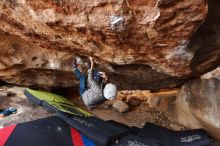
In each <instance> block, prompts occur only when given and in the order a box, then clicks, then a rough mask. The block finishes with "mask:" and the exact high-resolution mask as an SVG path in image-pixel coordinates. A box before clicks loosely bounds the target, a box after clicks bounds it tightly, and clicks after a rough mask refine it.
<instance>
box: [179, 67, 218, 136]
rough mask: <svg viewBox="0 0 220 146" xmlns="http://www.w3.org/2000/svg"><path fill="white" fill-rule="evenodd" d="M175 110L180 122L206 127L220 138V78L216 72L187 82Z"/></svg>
mask: <svg viewBox="0 0 220 146" xmlns="http://www.w3.org/2000/svg"><path fill="white" fill-rule="evenodd" d="M215 72H216V71H215ZM210 74H211V73H209V77H210ZM218 75H219V77H220V73H219V74H218ZM205 76H206V77H207V76H208V75H205ZM175 111H176V115H177V120H178V122H179V123H181V124H183V125H185V126H186V127H189V128H204V129H206V130H207V131H208V132H210V134H211V135H213V136H214V137H216V138H218V139H220V114H219V113H220V80H219V79H217V78H216V74H215V76H213V78H210V79H195V80H192V81H189V82H188V83H186V84H185V85H184V86H183V87H182V89H181V91H180V92H179V95H178V96H177V100H176V110H175Z"/></svg>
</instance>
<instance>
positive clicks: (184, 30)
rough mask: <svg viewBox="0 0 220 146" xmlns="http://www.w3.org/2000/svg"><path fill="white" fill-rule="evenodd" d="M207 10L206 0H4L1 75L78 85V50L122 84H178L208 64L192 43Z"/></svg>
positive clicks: (24, 80)
mask: <svg viewBox="0 0 220 146" xmlns="http://www.w3.org/2000/svg"><path fill="white" fill-rule="evenodd" d="M207 11H208V10H207V1H206V0H196V1H195V0H181V1H174V0H140V1H132V0H118V1H113V0H95V1H82V0H72V1H69V0H65V1H60V0H48V1H46V0H38V1H34V0H10V1H9V0H2V1H0V19H1V21H0V30H1V31H2V33H1V37H0V38H1V40H0V45H1V46H2V47H1V52H0V55H1V59H0V79H2V80H4V81H7V82H11V83H16V84H22V85H42V86H63V87H68V86H74V85H76V84H77V82H76V81H75V78H74V77H73V75H72V74H71V73H70V67H69V66H70V62H71V59H72V57H73V56H93V57H94V58H95V60H96V62H97V64H98V67H99V68H100V69H103V70H105V71H106V72H107V73H108V74H109V75H110V78H111V79H112V82H114V83H116V84H117V85H118V86H119V88H127V89H128V88H130V89H131V88H132V89H141V88H145V89H146V88H148V89H159V88H166V87H173V86H176V85H179V84H181V83H182V82H183V81H184V80H185V79H186V78H188V77H189V75H192V74H193V72H192V71H193V69H191V66H190V65H191V61H192V60H193V65H194V66H195V67H196V66H197V65H198V64H199V65H201V61H198V60H199V59H197V58H198V57H199V56H200V54H201V52H200V53H199V54H198V55H197V53H196V54H195V55H194V53H195V51H198V50H201V48H200V47H197V48H196V49H194V46H195V45H196V44H197V42H196V41H192V42H191V44H190V45H191V48H192V49H187V46H188V44H189V41H190V39H191V37H192V35H193V34H194V33H195V32H196V30H197V29H198V27H199V26H200V25H201V24H202V22H203V21H204V20H205V17H206V14H207ZM216 15H217V14H216ZM210 21H211V19H210ZM205 30H206V28H205ZM201 31H202V32H203V31H204V29H203V30H201ZM207 49H209V46H207ZM202 55H203V54H202ZM210 55H211V56H213V55H214V56H215V54H213V53H211V54H210ZM210 55H209V56H210ZM2 56H3V57H2ZM205 59H206V58H205ZM215 61H216V60H214V62H211V64H210V65H208V66H204V65H203V67H201V66H199V68H201V69H200V70H198V69H197V70H196V72H198V73H201V72H204V71H206V70H208V69H209V68H210V66H211V65H213V64H215Z"/></svg>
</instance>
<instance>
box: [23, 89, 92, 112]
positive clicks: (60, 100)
mask: <svg viewBox="0 0 220 146" xmlns="http://www.w3.org/2000/svg"><path fill="white" fill-rule="evenodd" d="M24 93H25V95H26V96H28V97H29V99H30V100H33V101H36V100H38V101H37V102H39V103H41V104H44V103H42V102H47V103H48V104H49V105H52V106H53V107H55V108H57V109H58V110H60V111H62V112H65V113H68V114H71V115H80V116H92V114H90V113H89V112H87V111H85V110H83V109H81V108H79V107H77V106H76V105H75V104H73V103H72V102H70V101H69V100H67V99H66V98H64V97H63V96H60V95H57V94H53V93H49V92H45V91H40V90H32V89H26V90H25V92H24Z"/></svg>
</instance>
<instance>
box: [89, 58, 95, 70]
mask: <svg viewBox="0 0 220 146" xmlns="http://www.w3.org/2000/svg"><path fill="white" fill-rule="evenodd" d="M89 60H90V63H91V68H92V69H93V68H94V62H93V58H92V57H89Z"/></svg>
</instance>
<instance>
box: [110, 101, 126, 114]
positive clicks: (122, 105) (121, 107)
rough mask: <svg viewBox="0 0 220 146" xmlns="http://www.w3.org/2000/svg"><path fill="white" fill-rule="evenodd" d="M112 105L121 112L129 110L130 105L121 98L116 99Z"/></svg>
mask: <svg viewBox="0 0 220 146" xmlns="http://www.w3.org/2000/svg"><path fill="white" fill-rule="evenodd" d="M112 106H113V108H114V109H116V110H117V111H119V112H120V113H124V112H127V111H129V106H128V105H127V104H126V103H125V102H123V101H121V100H116V101H115V102H114V103H113V105H112Z"/></svg>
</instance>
